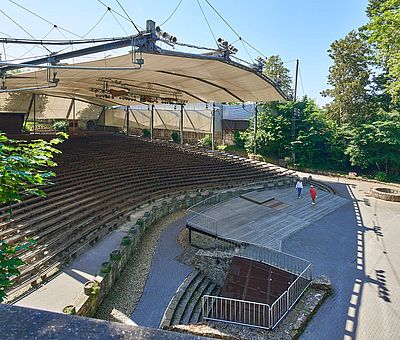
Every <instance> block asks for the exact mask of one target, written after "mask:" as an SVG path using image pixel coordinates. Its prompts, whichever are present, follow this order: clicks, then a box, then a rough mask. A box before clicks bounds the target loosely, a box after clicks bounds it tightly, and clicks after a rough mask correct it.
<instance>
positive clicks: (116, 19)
mask: <svg viewBox="0 0 400 340" xmlns="http://www.w3.org/2000/svg"><path fill="white" fill-rule="evenodd" d="M110 13H111V15H112V16H113V18H114V19H115V21H116V22H117V23H118V25H119V26H120V27H121V28H122V30H123V31H124V33H125V34H126V35H128V32H127V31H126V30H125V28H124V26H122V24H121V23H120V22H119V20H118V18H117V17H116V16H115V14H114V13H113V12H112V11H110Z"/></svg>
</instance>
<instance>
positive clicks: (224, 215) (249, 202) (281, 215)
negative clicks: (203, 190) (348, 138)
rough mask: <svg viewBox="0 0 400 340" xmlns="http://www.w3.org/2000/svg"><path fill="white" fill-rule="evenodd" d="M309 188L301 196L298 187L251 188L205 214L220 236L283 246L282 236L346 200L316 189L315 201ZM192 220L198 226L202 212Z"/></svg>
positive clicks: (305, 225) (287, 234) (329, 211)
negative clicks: (259, 189)
mask: <svg viewBox="0 0 400 340" xmlns="http://www.w3.org/2000/svg"><path fill="white" fill-rule="evenodd" d="M308 190H309V188H307V187H306V188H304V191H303V195H302V197H301V198H300V199H299V198H297V191H296V189H295V188H283V189H273V190H264V191H257V192H251V193H247V194H245V195H242V196H241V197H236V198H233V199H230V200H228V201H225V202H222V203H219V204H217V205H215V206H213V207H211V208H209V209H207V210H206V211H205V212H204V214H205V215H207V216H210V217H212V218H214V219H215V220H216V221H217V234H218V235H219V236H222V237H227V238H232V239H236V240H241V241H247V242H251V243H256V244H260V245H263V246H267V247H271V248H274V249H277V250H280V248H281V242H282V240H284V239H285V238H287V237H288V236H290V235H292V234H293V233H295V232H296V231H298V230H301V229H303V228H305V227H307V226H308V225H310V224H311V223H313V222H315V221H317V220H319V219H320V218H322V217H324V216H326V215H328V214H329V213H331V212H333V211H335V210H336V209H339V208H340V207H341V206H342V205H343V204H345V203H346V202H347V199H345V198H342V197H340V196H338V195H333V194H330V193H327V192H324V191H321V190H318V189H317V190H318V192H317V194H318V197H317V203H316V204H315V205H312V204H311V198H310V195H309V192H308ZM191 222H192V223H193V224H196V228H197V229H199V227H198V225H199V224H201V216H199V217H194V218H193V220H191V221H189V222H188V225H189V226H190V225H191Z"/></svg>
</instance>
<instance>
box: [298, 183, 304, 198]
mask: <svg viewBox="0 0 400 340" xmlns="http://www.w3.org/2000/svg"><path fill="white" fill-rule="evenodd" d="M296 189H297V198H300V197H301V190H303V182H302V181H301V179H298V180H297V182H296Z"/></svg>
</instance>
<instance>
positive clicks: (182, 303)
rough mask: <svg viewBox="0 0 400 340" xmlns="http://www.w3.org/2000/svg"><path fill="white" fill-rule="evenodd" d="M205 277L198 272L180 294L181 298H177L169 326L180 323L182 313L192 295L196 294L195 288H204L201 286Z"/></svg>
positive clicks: (204, 283)
mask: <svg viewBox="0 0 400 340" xmlns="http://www.w3.org/2000/svg"><path fill="white" fill-rule="evenodd" d="M206 281H207V278H206V277H205V276H204V275H202V274H200V275H198V276H197V277H196V278H195V279H194V280H193V281H192V282H191V283H190V285H189V286H187V288H186V290H185V293H184V294H183V295H182V297H181V299H180V300H179V302H178V304H177V306H176V308H175V312H174V314H173V316H172V319H171V326H173V325H179V324H180V323H181V319H182V318H184V314H185V311H186V309H187V308H188V305H189V304H190V301H191V299H192V297H193V295H195V294H196V292H197V290H202V289H203V290H204V288H203V286H204V285H207V282H206Z"/></svg>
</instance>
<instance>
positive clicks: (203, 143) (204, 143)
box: [199, 135, 212, 147]
mask: <svg viewBox="0 0 400 340" xmlns="http://www.w3.org/2000/svg"><path fill="white" fill-rule="evenodd" d="M199 144H200V145H201V146H206V147H211V146H212V138H211V135H206V136H204V137H203V138H202V139H200V141H199Z"/></svg>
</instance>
